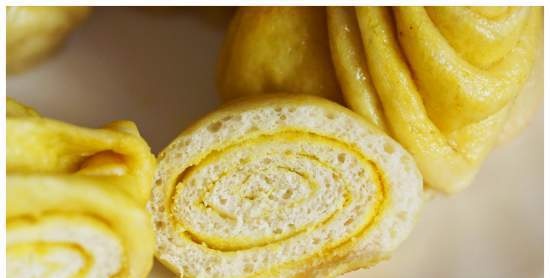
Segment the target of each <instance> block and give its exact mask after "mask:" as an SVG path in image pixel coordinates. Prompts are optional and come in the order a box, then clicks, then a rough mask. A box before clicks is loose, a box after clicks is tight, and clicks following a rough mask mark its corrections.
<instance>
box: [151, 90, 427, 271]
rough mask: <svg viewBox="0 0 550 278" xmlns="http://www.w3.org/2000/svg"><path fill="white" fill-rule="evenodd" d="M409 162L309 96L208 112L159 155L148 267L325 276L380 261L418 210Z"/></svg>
mask: <svg viewBox="0 0 550 278" xmlns="http://www.w3.org/2000/svg"><path fill="white" fill-rule="evenodd" d="M421 194H422V179H421V176H420V174H419V172H418V170H417V169H416V167H415V164H414V161H413V159H412V158H411V157H410V156H409V155H408V154H407V153H406V152H405V151H404V150H403V149H402V148H401V147H400V146H399V145H398V144H397V143H395V142H394V141H393V140H391V139H390V138H388V137H386V136H385V135H383V134H381V133H380V132H378V131H377V130H376V129H373V128H372V127H371V126H370V125H369V124H367V123H366V122H364V121H363V120H361V119H360V118H359V117H357V116H356V115H355V114H353V113H351V112H350V111H347V110H346V109H344V108H343V107H340V106H339V105H337V104H334V103H332V102H329V101H326V100H323V99H320V98H314V97H305V96H302V97H291V96H286V95H277V96H276V97H268V98H265V97H263V98H259V99H252V100H248V101H246V102H240V103H235V104H232V105H229V106H226V107H225V108H223V109H221V110H219V111H216V112H214V113H212V114H210V115H208V116H206V117H205V118H203V119H202V120H200V121H199V122H198V123H197V124H195V125H194V126H193V127H191V128H190V129H187V130H186V131H184V132H183V133H182V134H181V135H180V136H179V137H178V138H177V139H175V140H174V141H173V142H172V143H171V144H170V145H169V146H168V147H167V148H166V149H165V150H164V151H163V152H162V153H161V155H160V161H159V167H158V169H157V173H156V176H155V185H154V187H153V197H152V201H151V202H150V204H149V206H150V209H151V211H152V214H153V218H154V223H155V225H154V226H155V231H156V234H157V252H158V254H157V257H158V258H159V259H160V260H161V261H163V262H164V263H165V264H166V265H167V266H168V267H170V268H171V269H172V270H174V271H175V272H177V273H180V275H182V276H184V277H202V276H204V277H251V276H261V277H295V276H299V275H306V274H307V275H311V276H313V277H324V276H326V275H335V274H337V273H341V272H345V271H347V270H350V269H354V268H359V267H365V266H369V265H372V264H374V263H375V262H377V261H378V260H381V259H383V258H385V257H387V256H388V255H389V254H390V253H391V251H393V250H394V249H395V248H396V247H397V245H398V244H399V243H400V242H401V241H402V240H403V239H404V238H405V237H406V236H407V234H408V233H409V231H410V229H411V228H412V225H413V222H414V219H415V215H416V213H417V211H418V209H419V207H420V204H421Z"/></svg>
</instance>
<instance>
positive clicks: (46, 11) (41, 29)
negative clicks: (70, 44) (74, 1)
mask: <svg viewBox="0 0 550 278" xmlns="http://www.w3.org/2000/svg"><path fill="white" fill-rule="evenodd" d="M90 11H91V9H90V8H88V7H26V6H18V7H7V8H6V21H7V22H6V62H7V71H8V73H18V72H22V71H24V70H26V69H29V68H31V67H33V66H35V65H36V64H38V63H39V62H41V61H43V60H44V59H46V58H47V57H48V56H50V55H52V53H53V52H54V51H55V50H56V49H57V48H59V47H60V45H61V44H62V43H63V41H64V40H65V38H66V37H67V36H68V35H69V34H70V32H71V31H72V30H73V29H74V28H76V27H77V26H78V25H80V23H81V22H82V21H83V20H84V19H85V18H86V17H87V16H88V14H89V13H90Z"/></svg>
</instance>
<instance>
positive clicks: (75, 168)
mask: <svg viewBox="0 0 550 278" xmlns="http://www.w3.org/2000/svg"><path fill="white" fill-rule="evenodd" d="M6 135H7V136H6V142H7V148H6V150H7V154H6V156H7V167H6V168H7V178H6V181H7V182H6V192H7V202H6V226H7V228H6V230H7V237H6V238H7V243H6V245H7V249H6V256H7V275H8V276H9V277H56V278H58V277H121V278H122V277H132V278H133V277H135V278H144V277H147V275H148V273H149V271H150V269H151V267H152V263H153V253H154V236H153V232H152V227H151V220H150V216H149V215H148V213H147V211H146V209H145V203H146V201H147V199H148V197H149V194H150V189H151V182H152V177H153V172H154V167H155V160H154V156H153V155H152V154H151V153H150V150H149V147H148V146H147V144H146V143H145V141H144V140H143V139H142V138H141V137H140V136H139V133H138V131H137V128H136V126H135V124H133V123H132V122H127V121H119V122H115V123H112V124H110V125H108V126H107V127H105V128H101V129H88V128H82V127H78V126H74V125H71V124H67V123H63V122H59V121H56V120H52V119H48V118H44V117H41V116H39V115H38V113H36V112H35V111H34V110H32V109H30V108H28V107H26V106H24V105H21V104H18V103H17V102H15V101H13V100H11V99H8V100H7V119H6Z"/></svg>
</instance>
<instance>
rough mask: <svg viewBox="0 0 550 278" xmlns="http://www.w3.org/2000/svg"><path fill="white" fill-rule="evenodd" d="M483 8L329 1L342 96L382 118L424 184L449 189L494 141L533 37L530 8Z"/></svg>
mask: <svg viewBox="0 0 550 278" xmlns="http://www.w3.org/2000/svg"><path fill="white" fill-rule="evenodd" d="M489 10H491V9H488V10H484V9H481V8H478V9H476V10H470V9H468V8H465V7H452V8H450V7H441V8H440V7H437V8H422V7H395V8H381V7H358V8H343V7H330V8H328V29H329V38H330V43H331V49H332V57H333V61H334V63H335V69H336V73H337V76H338V79H339V80H340V83H341V84H342V88H343V93H344V96H345V97H346V99H347V100H348V102H349V103H350V106H351V107H354V108H355V109H356V110H357V111H358V112H359V113H361V114H362V115H364V116H366V117H367V118H371V117H372V118H373V120H371V121H372V122H373V123H382V124H379V126H380V128H383V129H385V130H386V131H387V132H389V133H390V134H391V135H392V136H393V137H394V138H395V139H396V140H397V141H399V142H400V143H401V144H402V145H403V146H404V147H405V148H406V149H407V150H408V151H410V152H411V153H412V155H413V156H414V157H415V159H416V161H417V164H418V166H419V168H420V169H421V171H422V173H423V175H424V179H425V181H426V183H427V185H429V186H430V187H432V188H434V189H437V190H440V191H443V192H447V193H453V192H457V191H460V190H461V189H463V188H465V187H466V186H468V185H469V184H470V183H471V180H472V179H473V177H474V175H475V173H476V172H477V170H478V168H479V166H480V164H481V162H482V161H483V159H484V158H485V157H486V155H487V153H488V152H489V151H490V150H491V148H492V147H493V145H494V142H495V140H496V138H497V136H498V133H499V131H500V130H501V128H502V126H503V125H504V124H505V122H506V120H507V119H508V118H507V117H508V114H509V110H510V107H511V106H512V105H513V103H514V101H515V100H516V97H517V94H518V92H519V90H520V88H521V87H522V86H523V84H524V83H525V80H526V79H527V77H528V75H529V74H530V71H531V68H532V64H533V61H534V56H535V52H536V46H537V44H538V36H539V33H540V27H541V22H542V14H541V12H540V10H539V9H538V8H531V7H528V8H523V7H518V8H509V9H502V10H491V11H489ZM488 16H490V17H489V18H488ZM458 18H460V19H458ZM454 19H456V22H457V23H455V22H453V20H454ZM461 22H462V24H460V23H461ZM465 32H467V33H465ZM497 34H498V36H497ZM476 42H479V45H475V46H473V45H472V44H475V43H476ZM472 48H476V49H477V50H478V51H479V52H475V51H473V50H472ZM491 49H495V52H492V53H491V54H490V55H488V56H484V55H482V54H481V53H485V52H491V51H490V50H491ZM497 54H499V55H497ZM350 57H356V58H357V59H361V60H359V61H357V60H355V61H354V62H352V63H350V62H349V60H350ZM357 76H361V78H357ZM366 96H368V99H374V100H378V101H379V102H373V101H372V102H366V101H364V100H363V99H367V97H366ZM367 104H368V106H367ZM364 107H371V108H370V110H366V109H365V108H364ZM363 111H366V112H363ZM371 111H374V112H371Z"/></svg>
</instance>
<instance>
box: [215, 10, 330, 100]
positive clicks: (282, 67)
mask: <svg viewBox="0 0 550 278" xmlns="http://www.w3.org/2000/svg"><path fill="white" fill-rule="evenodd" d="M323 10H324V9H323V8H320V7H302V8H292V7H291V8H288V7H247V8H241V9H239V10H238V11H237V12H236V14H235V16H234V18H233V21H232V23H231V26H230V27H229V30H228V34H227V37H226V38H225V42H224V48H223V51H222V52H221V54H220V62H219V65H218V69H217V70H218V71H219V73H218V78H217V87H218V89H219V91H220V94H221V96H222V98H224V99H226V100H229V99H234V98H238V97H242V96H251V95H258V94H264V93H266V92H270V93H276V92H281V91H283V92H288V93H291V94H310V95H317V96H322V97H326V98H330V99H334V100H338V99H340V93H339V88H338V82H337V80H336V77H335V75H334V69H333V68H332V64H331V60H330V53H329V47H328V43H327V42H328V34H327V33H326V31H325V29H324V28H325V26H326V24H327V23H326V16H325V13H324V12H323Z"/></svg>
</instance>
